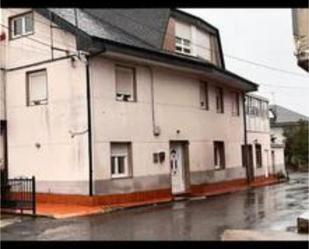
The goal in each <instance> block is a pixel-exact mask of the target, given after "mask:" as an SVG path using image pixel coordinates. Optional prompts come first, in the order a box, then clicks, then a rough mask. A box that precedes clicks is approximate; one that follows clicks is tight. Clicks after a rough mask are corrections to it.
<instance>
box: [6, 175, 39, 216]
mask: <svg viewBox="0 0 309 249" xmlns="http://www.w3.org/2000/svg"><path fill="white" fill-rule="evenodd" d="M1 209H4V210H8V211H10V210H14V211H17V210H19V211H20V212H21V213H22V214H23V213H24V211H25V210H27V211H32V214H33V215H35V214H36V198H35V177H34V176H33V177H32V178H14V179H7V181H6V184H4V185H3V186H2V185H1Z"/></svg>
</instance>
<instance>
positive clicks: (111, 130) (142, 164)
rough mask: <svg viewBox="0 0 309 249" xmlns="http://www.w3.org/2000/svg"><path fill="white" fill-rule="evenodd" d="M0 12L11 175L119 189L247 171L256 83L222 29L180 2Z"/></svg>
mask: <svg viewBox="0 0 309 249" xmlns="http://www.w3.org/2000/svg"><path fill="white" fill-rule="evenodd" d="M1 13H2V15H1V29H2V32H4V34H5V35H4V36H5V39H3V40H2V41H1V44H0V45H1V56H2V57H3V58H2V59H3V64H2V65H1V66H2V72H3V78H2V79H1V87H3V90H2V91H4V93H5V94H4V97H5V98H2V99H5V112H4V110H2V109H1V110H2V116H1V119H2V120H3V121H6V122H5V123H6V124H7V125H6V126H5V127H6V129H4V131H3V133H2V134H5V137H6V138H7V139H6V140H7V141H6V142H5V143H3V144H4V145H5V146H4V145H3V146H2V147H3V148H6V150H5V151H4V152H3V153H4V154H7V159H6V160H5V168H6V170H7V172H8V175H9V177H18V176H22V175H25V176H32V175H35V176H36V179H37V191H38V192H39V193H44V194H47V193H49V194H67V195H69V194H70V195H72V194H76V195H100V196H110V195H113V196H115V195H117V196H120V198H122V197H121V196H124V195H126V196H128V195H130V196H131V197H132V198H141V196H143V195H142V194H145V193H148V194H149V195H153V196H155V195H156V193H159V192H160V191H161V192H160V193H163V192H164V193H166V194H169V195H178V194H183V193H189V192H190V191H191V187H192V186H195V185H201V184H211V183H215V182H224V181H231V180H235V179H246V176H247V174H248V172H247V171H246V167H244V166H243V156H242V146H243V145H244V143H245V137H246V136H245V134H246V129H245V114H244V97H245V94H246V93H248V92H252V91H256V90H257V87H258V86H257V84H255V83H253V82H251V81H249V80H247V79H244V78H243V77H240V76H239V75H236V74H234V73H232V72H230V71H228V70H227V69H226V68H225V65H224V56H223V52H222V47H221V43H220V35H219V31H218V29H216V28H215V27H213V26H212V25H210V24H209V23H206V22H205V21H203V20H201V19H199V18H197V17H195V16H192V15H189V14H186V13H184V12H182V11H179V10H175V9H126V10H123V9H121V10H120V9H1ZM263 115H264V114H263ZM248 122H249V121H248ZM265 122H266V119H265ZM263 125H265V127H266V124H263ZM3 127H4V126H3ZM261 129H264V128H261ZM267 129H268V128H267ZM263 132H265V134H266V133H267V132H268V131H266V130H265V131H264V130H263V131H261V140H260V139H258V141H257V143H256V144H255V151H256V154H258V155H260V154H263V153H265V149H266V150H269V146H268V147H267V146H266V145H265V146H264V144H267V142H266V140H265V139H266V138H265V139H264V138H262V137H263ZM249 136H250V135H249ZM265 136H266V135H265ZM250 139H251V138H249V140H250ZM264 140H265V141H264ZM250 141H251V140H250ZM259 144H260V145H261V146H260V147H258V145H259ZM2 150H3V149H2ZM257 151H259V152H257ZM258 158H260V157H258ZM261 160H262V161H263V162H262V161H261ZM265 160H267V159H265V158H264V157H263V159H260V161H259V164H258V165H256V168H257V170H256V174H255V176H259V175H262V174H264V170H263V169H262V168H263V167H264V165H268V164H267V163H266V161H265ZM259 168H261V169H259ZM110 200H111V199H110Z"/></svg>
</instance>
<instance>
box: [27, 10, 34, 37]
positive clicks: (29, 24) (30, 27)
mask: <svg viewBox="0 0 309 249" xmlns="http://www.w3.org/2000/svg"><path fill="white" fill-rule="evenodd" d="M31 31H33V17H32V14H28V15H26V16H25V32H26V33H27V32H31Z"/></svg>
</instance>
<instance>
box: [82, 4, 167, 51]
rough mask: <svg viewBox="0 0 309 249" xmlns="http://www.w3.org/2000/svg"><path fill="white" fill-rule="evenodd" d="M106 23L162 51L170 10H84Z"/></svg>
mask: <svg viewBox="0 0 309 249" xmlns="http://www.w3.org/2000/svg"><path fill="white" fill-rule="evenodd" d="M83 11H85V12H86V13H88V14H90V15H91V16H94V17H96V18H98V19H99V20H101V21H102V22H104V23H108V24H110V25H114V26H117V27H118V28H119V29H121V30H122V31H123V32H129V34H130V35H132V36H134V37H135V38H137V39H140V40H142V41H144V42H146V43H147V44H148V45H150V46H152V47H154V48H157V49H161V48H162V44H163V40H164V36H165V30H166V25H167V23H168V18H169V15H170V10H169V9H83Z"/></svg>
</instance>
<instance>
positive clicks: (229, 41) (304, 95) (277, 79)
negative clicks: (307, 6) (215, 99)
mask: <svg viewBox="0 0 309 249" xmlns="http://www.w3.org/2000/svg"><path fill="white" fill-rule="evenodd" d="M181 10H183V11H186V12H188V13H190V14H193V15H195V16H198V17H200V18H202V19H204V20H205V21H207V22H209V23H210V24H212V25H214V26H215V27H217V28H218V29H219V31H220V35H221V43H222V48H223V53H224V54H225V64H226V68H227V69H228V70H230V71H232V72H235V73H237V74H239V75H241V76H243V77H245V78H247V79H249V80H252V81H253V82H256V83H258V84H259V85H260V87H259V92H258V94H259V95H261V96H264V97H266V98H268V99H269V100H270V101H271V103H272V102H273V101H274V100H275V103H276V104H278V105H282V106H284V107H286V108H289V109H291V110H294V111H296V112H299V113H302V114H304V115H307V116H309V74H308V73H306V72H305V71H304V70H303V69H301V68H299V67H298V66H297V61H296V57H295V56H294V50H295V47H294V40H293V31H292V14H291V10H290V9H181ZM228 56H235V57H239V58H242V59H246V60H249V61H254V62H257V63H260V64H266V65H269V66H272V67H276V68H281V69H283V70H286V71H291V72H294V73H296V74H300V75H301V76H298V75H294V74H287V73H283V72H278V71H273V70H269V69H266V68H263V67H259V66H255V65H252V64H248V63H245V62H241V61H239V60H235V59H233V58H231V57H228ZM267 85H274V86H267ZM272 93H273V94H272Z"/></svg>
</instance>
